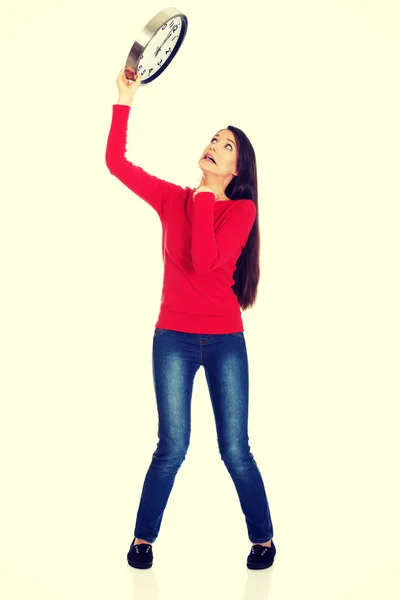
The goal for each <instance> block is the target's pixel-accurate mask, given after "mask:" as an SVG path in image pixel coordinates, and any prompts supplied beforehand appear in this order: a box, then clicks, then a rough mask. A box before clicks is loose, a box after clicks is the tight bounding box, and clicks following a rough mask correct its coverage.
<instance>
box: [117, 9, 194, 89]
mask: <svg viewBox="0 0 400 600" xmlns="http://www.w3.org/2000/svg"><path fill="white" fill-rule="evenodd" d="M187 27H188V20H187V17H186V16H185V15H184V14H183V13H182V12H181V11H180V10H178V9H177V8H173V7H171V8H166V9H164V10H162V11H161V12H159V13H158V14H156V15H155V17H153V18H152V19H151V20H150V21H149V22H148V23H147V25H146V26H145V27H144V29H143V30H142V31H141V33H140V35H139V36H138V37H137V39H136V41H135V43H134V44H133V46H132V48H131V49H130V52H129V55H128V58H127V60H126V65H125V75H126V77H127V79H131V80H134V78H135V71H136V72H137V73H140V74H141V76H142V81H141V85H145V84H146V83H150V82H151V81H154V80H155V79H156V78H157V77H158V76H159V75H161V73H163V71H165V69H166V68H167V67H168V65H170V64H171V62H172V60H173V58H174V57H175V56H176V53H177V52H178V50H179V48H180V47H181V45H182V42H183V40H184V38H185V36H186V32H187Z"/></svg>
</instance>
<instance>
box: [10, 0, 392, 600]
mask: <svg viewBox="0 0 400 600" xmlns="http://www.w3.org/2000/svg"><path fill="white" fill-rule="evenodd" d="M165 7H166V6H164V5H163V4H162V3H161V4H160V3H156V2H145V3H141V4H139V3H136V4H135V3H133V2H124V1H119V2H118V1H117V2H109V3H100V2H82V1H80V2H77V1H76V0H70V1H69V2H61V1H58V2H57V1H56V0H52V1H50V0H48V1H44V0H42V1H40V0H36V1H35V2H28V1H27V0H25V1H24V2H22V1H20V2H14V3H10V2H8V3H3V4H2V8H1V14H0V31H1V46H0V60H1V65H0V66H1V80H2V84H1V87H2V91H1V111H0V119H1V123H0V128H1V157H0V160H1V163H0V164H1V178H0V185H1V189H0V194H1V215H0V228H1V229H0V244H1V247H0V251H1V254H0V256H1V273H0V275H1V288H2V289H1V313H0V314H1V334H0V339H1V357H0V358H1V390H0V391H1V419H0V428H1V429H0V443H1V447H0V450H1V455H2V470H1V489H2V492H1V513H0V520H1V521H0V531H1V534H0V595H1V597H2V598H4V600H20V599H22V598H24V599H25V598H30V599H32V600H33V599H36V598H40V599H41V600H50V599H51V600H61V599H63V600H81V599H85V600H87V599H88V598H96V600H102V599H103V598H104V599H105V598H107V599H108V600H109V599H111V598H112V599H113V600H114V599H115V600H125V599H132V598H134V599H136V598H138V599H144V600H149V599H151V600H155V599H157V600H170V599H174V600H175V599H181V598H182V599H186V598H191V599H196V600H197V599H201V600H203V599H204V598H209V599H210V600H214V598H215V599H217V598H218V599H220V598H227V599H228V598H229V600H236V599H238V600H239V599H240V600H253V599H259V598H260V599H261V598H262V599H266V598H268V600H281V599H284V600H288V599H289V598H290V599H294V598H296V599H302V598H307V600H314V599H315V600H338V599H340V600H358V599H360V600H361V599H362V600H369V599H372V598H374V599H376V598H379V599H380V600H398V598H399V597H400V586H399V581H398V576H397V572H398V568H399V551H398V544H399V534H400V531H399V529H400V528H399V518H398V506H399V504H400V498H399V490H398V458H399V443H398V428H399V420H398V419H399V409H398V406H399V400H400V393H399V392H400V385H399V364H400V352H399V336H400V327H399V324H400V323H399V308H398V307H399V305H400V293H399V256H400V244H399V217H400V211H399V198H400V194H399V192H400V183H399V159H400V151H399V139H400V117H399V114H400V113H399V106H400V88H399V59H400V6H399V3H398V2H397V1H395V0H391V1H389V0H371V1H369V2H366V1H365V2H363V1H361V0H326V1H321V0H319V1H317V0H304V1H303V2H298V1H297V0H285V1H281V2H263V3H260V2H258V1H256V0H247V1H246V2H245V3H239V2H233V1H232V0H221V1H219V2H211V3H203V2H194V1H193V2H184V1H182V2H181V0H179V3H178V5H177V8H179V9H180V10H181V11H183V12H184V13H185V14H186V15H187V16H188V19H189V28H188V34H187V37H186V39H185V41H184V43H183V46H182V48H181V49H180V50H179V52H178V54H177V56H176V58H175V59H174V61H173V63H172V64H171V65H170V67H169V68H168V69H167V71H166V72H165V73H163V74H162V75H161V76H160V77H159V79H157V80H156V81H155V82H154V83H151V84H149V85H148V86H143V87H142V88H141V89H140V90H139V91H138V93H137V95H136V96H135V98H134V101H133V104H132V108H131V115H130V119H129V134H128V153H127V156H128V158H129V159H130V160H132V161H133V162H135V163H136V164H139V165H140V166H141V167H143V168H144V169H145V170H147V171H148V172H150V173H152V174H155V175H157V176H158V177H161V178H163V179H167V180H169V181H173V182H175V183H179V184H180V185H183V186H186V185H189V186H192V187H195V186H196V185H197V184H198V182H199V179H200V176H201V172H200V170H199V168H198V166H197V162H198V160H199V157H200V154H201V152H202V150H203V149H204V147H205V145H206V144H207V143H208V141H209V139H210V137H211V135H213V134H214V133H215V132H216V131H217V130H218V129H221V128H225V127H227V126H228V124H232V125H235V126H237V127H240V128H241V129H243V130H244V131H245V133H246V134H247V135H248V137H249V138H250V140H251V141H252V144H253V146H254V148H255V151H256V156H257V166H258V175H259V180H258V184H259V217H260V230H261V281H260V285H259V292H258V299H257V303H256V305H255V307H254V308H253V309H251V310H248V311H245V312H244V313H243V320H244V327H245V336H246V342H247V349H248V355H249V363H250V416H249V437H250V446H251V450H252V452H253V454H254V457H255V459H256V461H257V464H258V466H259V468H260V471H261V473H262V476H263V479H264V483H265V486H266V490H267V495H268V500H269V503H270V508H271V515H272V519H273V525H274V542H275V545H276V547H277V555H276V559H275V564H274V565H273V567H272V568H271V569H267V570H266V571H260V572H250V571H249V570H248V569H247V567H246V557H247V554H248V552H249V551H250V547H251V543H250V541H249V540H248V538H247V530H246V526H245V520H244V515H243V514H242V512H241V508H240V505H239V501H238V497H237V495H236V491H235V488H234V485H233V482H232V481H231V479H230V477H229V474H228V472H227V470H226V468H225V466H224V464H223V463H222V461H221V460H220V456H219V453H218V447H217V438H216V430H215V423H214V420H213V414H212V409H211V401H210V399H209V396H208V390H207V385H206V381H205V377H204V371H203V370H202V369H201V370H200V371H199V374H198V375H197V377H196V380H195V387H194V393H193V404H192V436H191V444H190V448H189V451H188V454H187V457H186V460H185V461H184V463H183V465H182V467H181V470H180V471H179V472H178V474H177V478H176V481H175V486H174V488H173V491H172V493H171V496H170V499H169V502H168V505H167V508H166V511H165V513H164V519H163V522H162V529H161V531H160V536H159V538H158V539H157V541H156V542H155V544H154V546H153V552H154V566H153V568H152V569H149V570H146V571H139V570H136V569H132V568H131V567H129V566H128V565H127V563H126V552H127V550H128V548H129V544H130V542H131V540H132V538H133V526H134V522H135V518H136V510H137V507H138V502H139V497H140V493H141V489H142V484H143V480H144V476H145V473H146V471H147V468H148V466H149V464H150V460H151V455H152V452H153V451H154V450H155V447H156V443H157V411H156V403H155V395H154V391H153V383H152V374H151V348H152V335H153V329H154V324H155V322H156V319H157V316H158V311H159V305H160V299H161V284H162V274H163V264H162V256H161V224H160V221H159V218H158V216H157V214H156V213H155V211H154V210H153V209H152V208H151V207H150V206H149V205H147V204H146V203H145V202H144V201H142V200H141V199H139V198H138V197H137V196H135V195H134V194H133V193H132V192H131V191H130V190H128V189H127V188H126V187H125V186H123V185H122V184H121V183H120V182H119V181H118V180H117V179H116V178H115V177H113V176H112V175H111V174H110V173H109V171H108V169H107V167H106V165H105V148H106V140H107V136H108V131H109V126H110V123H111V114H112V104H113V103H116V102H117V98H118V90H117V86H116V83H115V79H116V77H117V75H118V73H119V71H120V69H121V68H122V67H123V66H124V65H125V60H126V57H127V54H128V52H129V49H130V47H131V45H132V44H133V42H134V40H135V36H136V35H137V34H138V33H139V32H140V30H141V29H142V28H143V27H144V25H145V24H146V23H147V22H148V21H149V20H150V18H151V17H152V16H153V15H154V14H156V13H157V12H159V11H160V10H161V9H163V8H165ZM177 555H179V556H180V562H179V563H178V562H177V559H176V556H177Z"/></svg>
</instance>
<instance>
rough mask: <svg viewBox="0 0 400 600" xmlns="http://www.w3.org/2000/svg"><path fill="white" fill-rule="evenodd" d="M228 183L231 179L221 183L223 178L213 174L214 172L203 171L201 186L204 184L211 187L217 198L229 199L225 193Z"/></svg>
mask: <svg viewBox="0 0 400 600" xmlns="http://www.w3.org/2000/svg"><path fill="white" fill-rule="evenodd" d="M228 183H229V181H228V182H227V183H226V182H222V183H221V178H220V177H215V176H213V175H212V173H203V177H202V178H201V182H200V185H199V187H201V186H203V185H207V186H208V187H210V188H211V189H212V191H213V192H214V194H215V198H216V200H229V198H228V197H227V196H226V194H225V188H226V186H227V185H228Z"/></svg>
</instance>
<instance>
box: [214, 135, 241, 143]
mask: <svg viewBox="0 0 400 600" xmlns="http://www.w3.org/2000/svg"><path fill="white" fill-rule="evenodd" d="M217 135H218V136H219V133H216V134H215V136H217ZM215 136H214V137H215ZM226 139H227V140H228V142H232V144H233V145H234V146H236V144H235V142H234V141H233V140H230V139H229V138H226Z"/></svg>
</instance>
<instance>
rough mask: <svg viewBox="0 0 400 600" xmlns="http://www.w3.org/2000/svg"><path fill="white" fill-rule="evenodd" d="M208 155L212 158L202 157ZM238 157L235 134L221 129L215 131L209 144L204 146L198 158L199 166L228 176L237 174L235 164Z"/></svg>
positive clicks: (205, 170)
mask: <svg viewBox="0 0 400 600" xmlns="http://www.w3.org/2000/svg"><path fill="white" fill-rule="evenodd" d="M206 154H208V155H210V156H211V157H212V158H213V159H214V162H213V161H212V160H210V159H209V158H204V157H205V155H206ZM237 158H238V148H237V145H236V141H235V136H234V134H233V132H232V131H230V130H229V129H221V131H219V132H218V133H216V134H215V135H214V136H213V137H212V139H211V141H210V143H209V144H207V146H206V147H205V148H204V152H203V154H202V155H201V158H200V160H199V167H200V169H201V170H202V171H203V172H207V173H213V174H214V175H221V176H222V177H225V178H226V177H229V176H232V177H233V175H237V170H236V165H237Z"/></svg>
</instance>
